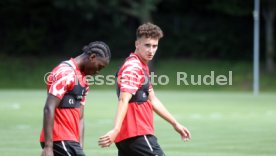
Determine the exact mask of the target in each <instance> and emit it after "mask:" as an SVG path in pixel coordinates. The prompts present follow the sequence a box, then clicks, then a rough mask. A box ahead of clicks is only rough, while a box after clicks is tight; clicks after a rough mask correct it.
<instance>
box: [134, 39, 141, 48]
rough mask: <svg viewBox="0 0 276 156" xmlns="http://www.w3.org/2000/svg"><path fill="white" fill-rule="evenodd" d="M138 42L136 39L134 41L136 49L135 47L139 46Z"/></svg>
mask: <svg viewBox="0 0 276 156" xmlns="http://www.w3.org/2000/svg"><path fill="white" fill-rule="evenodd" d="M139 44H140V42H139V40H136V41H135V48H136V49H137V47H138V46H139Z"/></svg>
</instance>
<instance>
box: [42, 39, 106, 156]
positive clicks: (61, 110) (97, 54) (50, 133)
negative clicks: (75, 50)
mask: <svg viewBox="0 0 276 156" xmlns="http://www.w3.org/2000/svg"><path fill="white" fill-rule="evenodd" d="M82 50H83V53H82V54H80V55H79V56H77V57H75V58H71V59H70V60H67V61H63V62H61V63H60V64H59V65H58V66H57V67H55V68H54V69H53V70H52V72H51V74H50V75H49V76H48V77H47V91H48V96H47V99H46V103H45V106H44V113H43V129H42V131H41V135H40V142H41V146H42V148H43V151H42V153H41V156H53V155H54V156H84V155H85V154H84V152H83V139H84V134H83V133H84V114H83V112H84V105H85V101H86V96H87V92H88V89H89V86H88V83H87V81H86V78H85V76H87V75H94V74H97V73H98V72H99V71H100V70H101V69H103V68H104V67H106V66H107V65H108V64H109V61H110V58H111V53H110V49H109V47H108V45H106V44H105V43H104V42H101V41H95V42H91V43H90V44H89V45H87V46H84V47H83V49H82Z"/></svg>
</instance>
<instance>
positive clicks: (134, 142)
mask: <svg viewBox="0 0 276 156" xmlns="http://www.w3.org/2000/svg"><path fill="white" fill-rule="evenodd" d="M116 146H117V149H118V156H165V154H164V152H163V151H162V149H161V147H160V146H159V144H158V143H157V138H156V137H155V136H153V135H142V136H137V137H133V138H129V139H126V140H123V141H120V142H118V143H116Z"/></svg>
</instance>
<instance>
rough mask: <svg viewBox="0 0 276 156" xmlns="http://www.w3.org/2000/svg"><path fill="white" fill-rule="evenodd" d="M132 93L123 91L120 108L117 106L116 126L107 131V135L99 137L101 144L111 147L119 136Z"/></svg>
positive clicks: (119, 103)
mask: <svg viewBox="0 0 276 156" xmlns="http://www.w3.org/2000/svg"><path fill="white" fill-rule="evenodd" d="M131 97H132V94H131V93H128V92H121V93H120V97H119V101H118V108H117V113H116V116H115V121H114V127H113V129H112V130H110V131H109V132H107V133H106V134H105V135H103V136H102V137H100V138H99V142H98V143H99V146H101V147H109V146H110V145H111V144H112V143H113V142H114V140H115V138H116V137H117V135H118V133H119V131H120V129H121V126H122V123H123V120H124V118H125V116H126V112H127V109H128V102H129V100H130V99H131Z"/></svg>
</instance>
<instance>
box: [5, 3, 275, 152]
mask: <svg viewBox="0 0 276 156" xmlns="http://www.w3.org/2000/svg"><path fill="white" fill-rule="evenodd" d="M253 9H254V1H253V0H24V1H22V0H1V1H0V19H1V21H0V23H1V24H0V36H1V37H0V60H1V61H0V99H1V101H0V139H1V140H3V141H1V142H0V153H1V154H0V155H2V156H17V155H22V156H30V155H39V154H40V152H41V148H40V146H39V143H38V138H39V133H40V130H41V127H42V110H43V107H44V103H45V98H46V95H47V94H46V84H45V83H44V75H45V74H46V73H47V72H50V71H51V70H52V68H53V67H55V66H56V65H57V64H59V63H60V62H61V61H63V60H67V59H69V58H71V57H75V56H77V55H79V54H80V53H81V49H82V47H83V46H84V45H86V44H88V43H89V42H91V41H95V40H102V41H104V42H106V43H107V44H108V45H109V46H110V49H111V51H112V60H111V62H110V64H109V66H108V67H107V68H105V69H103V71H102V72H101V74H103V75H114V74H115V72H116V71H117V70H118V68H119V66H120V65H121V64H122V62H123V60H124V59H125V58H126V57H127V56H128V55H129V53H130V52H132V51H134V48H135V47H134V42H135V35H136V34H135V33H136V29H137V27H138V26H139V25H140V24H142V23H145V22H148V21H150V22H153V23H154V24H157V25H158V26H160V27H161V29H162V30H163V32H164V38H162V39H161V40H160V42H159V48H158V51H157V54H156V56H155V58H154V60H153V62H152V70H153V71H154V72H155V73H156V74H157V75H167V76H168V77H169V80H170V82H169V83H168V84H166V85H156V86H154V88H155V90H156V94H157V96H159V97H160V99H161V101H163V102H164V105H166V107H167V108H168V109H169V110H170V111H171V113H172V114H173V115H174V116H175V117H176V118H177V119H178V120H179V122H181V123H183V124H184V125H185V126H187V127H188V128H189V129H190V131H191V133H192V137H193V139H192V141H190V142H189V143H181V141H180V137H179V136H178V135H177V134H176V133H174V130H173V129H172V128H171V126H170V125H168V124H167V123H165V122H164V121H163V120H161V119H160V118H159V117H157V116H156V117H155V126H156V135H157V137H158V138H159V143H160V144H161V146H162V148H163V149H164V150H165V152H166V154H167V155H170V156H182V155H186V156H273V155H275V153H276V150H275V147H276V138H275V135H276V123H275V118H276V109H275V108H276V107H275V101H276V94H275V93H276V68H275V59H276V57H275V51H276V49H275V43H276V41H275V37H274V36H275V33H276V31H275V30H276V26H275V18H276V17H275V15H276V0H261V8H260V9H261V10H260V40H259V41H260V42H259V43H260V81H259V82H260V94H259V95H258V96H253V93H252V90H253V87H252V86H253V84H252V83H253V36H254V34H253V15H252V13H253ZM212 71H214V73H215V76H218V75H225V76H228V75H229V71H232V84H231V85H229V84H227V85H218V84H214V85H191V84H190V85H185V84H181V85H177V83H176V82H177V80H176V77H177V72H185V73H187V74H188V79H189V80H188V82H190V81H191V80H190V79H191V77H190V75H195V76H197V75H202V76H203V75H210V73H211V72H212ZM87 101H88V102H87V107H86V110H85V112H86V113H85V114H86V135H85V137H86V138H85V151H86V154H87V155H96V156H109V155H110V156H111V155H116V147H115V146H112V147H110V148H108V149H101V148H99V147H98V146H97V139H98V137H99V136H101V135H103V134H104V133H105V132H106V131H107V130H109V129H110V128H111V127H112V126H111V125H112V123H113V117H114V115H115V110H116V101H117V97H116V96H115V86H114V85H91V86H90V92H89V95H88V100H87ZM19 153H20V154H19Z"/></svg>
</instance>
